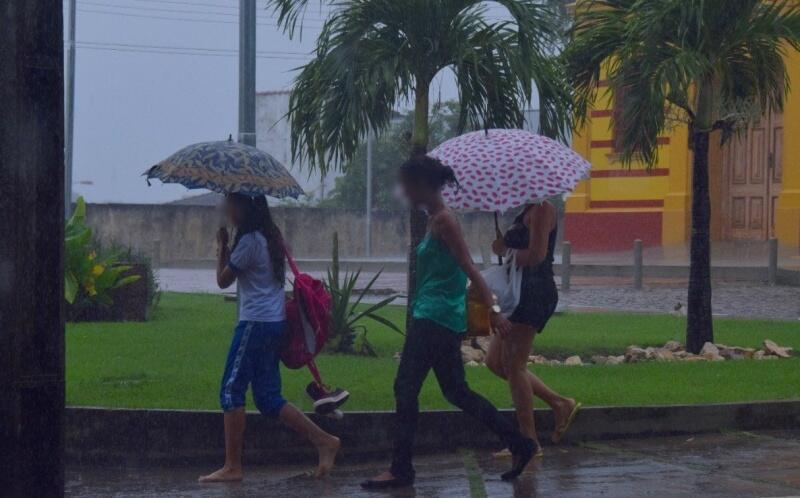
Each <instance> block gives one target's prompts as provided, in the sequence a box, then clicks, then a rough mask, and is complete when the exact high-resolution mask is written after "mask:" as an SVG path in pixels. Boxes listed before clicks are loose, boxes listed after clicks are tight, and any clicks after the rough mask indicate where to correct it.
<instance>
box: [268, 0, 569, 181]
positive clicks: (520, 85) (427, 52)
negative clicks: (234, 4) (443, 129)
mask: <svg viewBox="0 0 800 498" xmlns="http://www.w3.org/2000/svg"><path fill="white" fill-rule="evenodd" d="M497 3H499V4H501V5H503V6H504V7H505V8H506V9H507V10H508V12H509V14H510V16H509V17H510V20H506V21H497V20H494V19H492V18H491V17H490V16H489V14H488V10H487V8H486V6H485V5H484V4H483V3H482V2H478V1H477V0H470V1H466V0H441V1H436V2H430V1H427V0H342V1H339V2H337V3H335V10H334V12H333V13H332V15H331V16H330V18H329V19H328V20H327V21H326V22H325V25H324V27H323V29H322V33H321V34H320V37H319V39H318V40H317V48H316V52H315V58H314V59H313V60H312V61H311V62H310V63H308V64H307V65H305V66H304V67H303V68H302V70H301V72H300V74H299V75H298V77H297V79H296V82H295V88H294V91H293V92H292V96H291V101H290V111H289V115H290V118H291V122H292V152H293V155H294V158H295V160H299V161H301V162H307V163H308V166H309V168H310V169H311V170H314V169H320V170H322V171H325V170H327V169H329V168H336V167H340V165H342V164H344V163H345V162H346V161H347V160H349V159H351V158H352V157H353V155H354V154H355V151H356V148H357V145H358V143H359V142H360V141H362V140H363V139H364V137H365V136H366V134H367V133H368V131H369V130H372V131H374V132H376V134H377V133H380V132H381V131H383V130H385V129H386V128H388V126H389V122H390V119H391V116H392V111H393V109H394V107H395V106H396V105H397V104H398V103H399V102H403V101H409V100H411V98H412V97H414V96H415V95H416V93H417V90H420V91H426V90H427V89H428V88H429V85H430V83H431V81H432V80H433V78H434V77H435V76H436V75H437V74H439V73H440V72H441V71H443V70H448V69H451V70H453V71H454V72H455V75H456V82H457V85H458V90H459V96H460V101H461V112H462V119H461V127H462V128H483V127H488V126H496V127H518V126H521V124H522V120H523V108H524V105H526V104H527V103H528V102H529V100H530V98H531V93H532V88H533V84H534V83H535V84H536V86H537V88H539V89H540V92H541V93H542V94H543V95H544V105H545V112H543V120H542V127H543V129H544V130H545V131H546V133H548V134H550V135H552V136H558V137H561V138H564V137H566V136H567V135H568V132H569V129H570V125H569V118H570V115H571V112H570V110H569V109H570V108H569V106H568V102H569V98H568V90H565V88H566V85H564V75H563V73H559V71H558V70H557V66H556V64H555V62H554V61H553V57H554V55H555V54H556V48H557V40H558V39H559V29H560V24H559V21H558V20H557V19H556V17H555V16H554V15H553V9H552V8H551V7H550V6H548V5H545V4H543V3H542V2H541V1H540V0H514V1H512V0H497ZM277 4H278V5H282V6H283V7H281V8H283V9H284V10H281V11H279V12H280V13H282V15H283V17H282V19H291V16H292V15H295V14H293V13H296V12H297V9H299V8H300V7H303V6H305V4H306V1H302V2H299V3H298V5H296V6H293V7H289V6H288V4H292V2H289V1H288V0H286V1H278V2H277ZM292 9H294V10H292ZM425 98H427V96H425ZM423 141H427V137H423Z"/></svg>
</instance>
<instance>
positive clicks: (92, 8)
mask: <svg viewBox="0 0 800 498" xmlns="http://www.w3.org/2000/svg"><path fill="white" fill-rule="evenodd" d="M78 4H79V5H80V6H88V7H89V8H88V9H81V10H82V11H86V12H93V13H103V14H116V15H123V16H126V15H127V16H132V17H144V16H150V17H153V18H155V19H164V18H167V16H166V15H163V14H162V15H158V14H153V13H151V12H156V13H158V12H163V13H165V14H183V15H193V16H206V15H210V16H226V17H231V18H238V17H239V14H238V13H237V14H234V13H229V12H215V11H209V10H187V9H169V8H166V9H165V8H158V7H137V6H131V5H118V4H109V3H104V2H92V1H86V0H81V1H79V2H78ZM98 8H99V9H105V10H103V11H102V12H100V11H99V10H97V9H98ZM108 9H127V10H132V11H134V12H125V11H116V10H108ZM136 11H138V12H136ZM258 17H259V19H263V20H274V23H275V25H276V26H277V22H278V21H277V19H275V18H274V16H272V15H264V16H258ZM169 19H175V20H179V19H180V20H186V21H190V20H191V21H198V22H204V21H205V22H217V23H235V24H236V23H238V21H233V20H228V21H223V20H219V19H214V20H212V19H195V18H186V17H183V18H178V17H172V16H170V17H169ZM307 20H309V21H316V22H319V23H324V22H325V20H324V19H311V18H307ZM261 25H268V24H265V23H261ZM309 26H310V27H314V26H311V25H309ZM317 27H321V26H317Z"/></svg>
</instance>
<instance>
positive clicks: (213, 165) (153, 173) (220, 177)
mask: <svg viewBox="0 0 800 498" xmlns="http://www.w3.org/2000/svg"><path fill="white" fill-rule="evenodd" d="M145 176H146V177H147V183H148V185H149V184H150V179H151V178H158V179H159V180H161V181H162V182H164V183H180V184H181V185H183V186H184V187H186V188H188V189H196V188H205V189H208V190H213V191H214V192H219V193H221V194H232V193H239V194H245V195H268V196H270V197H277V198H283V197H293V198H295V199H297V198H298V197H299V196H300V195H303V194H304V193H305V192H303V189H302V188H300V185H298V183H297V181H296V180H295V179H294V178H292V175H291V174H289V171H287V170H286V168H285V167H283V165H282V164H281V163H279V162H278V161H277V160H276V159H275V158H274V157H272V156H270V155H269V154H267V153H266V152H263V151H260V150H258V149H256V148H255V147H250V146H249V145H244V144H240V143H237V142H234V141H233V140H230V139H228V140H225V141H222V142H202V143H199V144H194V145H190V146H188V147H184V148H183V149H181V150H179V151H178V152H176V153H175V154H173V155H171V156H169V157H168V158H166V159H165V160H163V161H161V162H160V163H158V164H156V165H155V166H153V167H152V168H150V169H149V170H147V171H146V172H145Z"/></svg>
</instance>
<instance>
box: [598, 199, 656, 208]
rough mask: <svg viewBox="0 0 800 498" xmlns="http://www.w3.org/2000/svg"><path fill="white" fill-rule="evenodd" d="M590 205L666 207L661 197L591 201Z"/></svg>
mask: <svg viewBox="0 0 800 498" xmlns="http://www.w3.org/2000/svg"><path fill="white" fill-rule="evenodd" d="M589 207H590V208H593V209H627V208H660V207H664V201H663V200H661V199H642V200H635V201H591V202H589Z"/></svg>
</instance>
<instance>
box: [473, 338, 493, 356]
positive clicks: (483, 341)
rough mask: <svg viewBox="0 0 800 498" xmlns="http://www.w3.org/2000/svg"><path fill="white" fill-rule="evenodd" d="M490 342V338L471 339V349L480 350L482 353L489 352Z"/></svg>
mask: <svg viewBox="0 0 800 498" xmlns="http://www.w3.org/2000/svg"><path fill="white" fill-rule="evenodd" d="M491 342H492V338H491V337H475V338H474V339H472V347H473V348H474V349H480V350H481V351H483V352H484V353H488V352H489V344H490V343H491Z"/></svg>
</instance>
